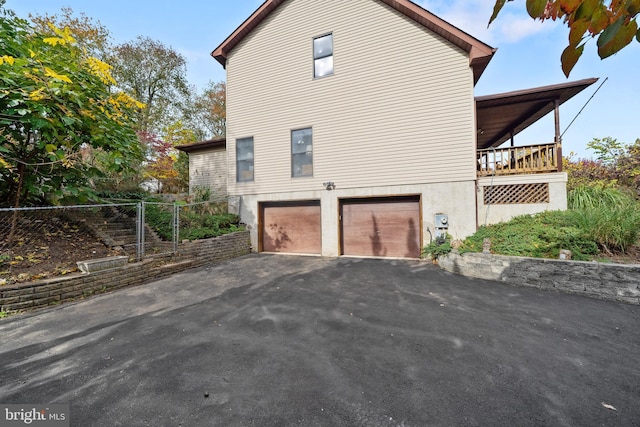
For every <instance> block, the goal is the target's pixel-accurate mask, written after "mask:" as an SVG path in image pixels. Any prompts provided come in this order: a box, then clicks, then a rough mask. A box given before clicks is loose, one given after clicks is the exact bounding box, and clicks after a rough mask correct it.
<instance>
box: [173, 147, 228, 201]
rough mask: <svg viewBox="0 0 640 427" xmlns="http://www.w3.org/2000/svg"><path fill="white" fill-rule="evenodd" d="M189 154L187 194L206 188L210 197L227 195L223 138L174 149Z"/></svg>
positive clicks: (225, 154) (225, 148)
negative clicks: (209, 192)
mask: <svg viewBox="0 0 640 427" xmlns="http://www.w3.org/2000/svg"><path fill="white" fill-rule="evenodd" d="M176 148H177V149H178V150H181V151H184V152H185V153H187V154H189V194H194V193H196V192H197V190H198V189H199V188H208V189H209V190H210V191H211V195H212V196H226V195H227V144H226V140H225V138H213V139H210V140H207V141H201V142H195V143H193V144H184V145H180V146H177V147H176Z"/></svg>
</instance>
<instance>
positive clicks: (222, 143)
mask: <svg viewBox="0 0 640 427" xmlns="http://www.w3.org/2000/svg"><path fill="white" fill-rule="evenodd" d="M226 146H227V138H225V137H217V138H211V139H208V140H206V141H198V142H192V143H190V144H182V145H176V146H175V148H176V150H180V151H184V152H185V153H193V152H195V151H201V150H208V149H211V148H220V147H222V148H224V147H226Z"/></svg>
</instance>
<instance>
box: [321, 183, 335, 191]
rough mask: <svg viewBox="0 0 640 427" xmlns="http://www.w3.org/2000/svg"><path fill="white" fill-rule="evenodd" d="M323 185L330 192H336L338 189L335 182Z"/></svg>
mask: <svg viewBox="0 0 640 427" xmlns="http://www.w3.org/2000/svg"><path fill="white" fill-rule="evenodd" d="M322 185H323V186H324V188H326V189H327V190H329V191H331V190H335V188H336V184H335V183H334V182H333V181H327V182H323V183H322Z"/></svg>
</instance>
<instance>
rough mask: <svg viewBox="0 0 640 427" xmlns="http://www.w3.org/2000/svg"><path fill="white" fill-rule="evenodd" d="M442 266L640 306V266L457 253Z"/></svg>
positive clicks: (443, 261)
mask: <svg viewBox="0 0 640 427" xmlns="http://www.w3.org/2000/svg"><path fill="white" fill-rule="evenodd" d="M439 264H440V267H441V268H443V269H444V270H447V271H450V272H452V273H457V274H462V275H464V276H469V277H476V278H479V279H487V280H496V281H502V282H509V283H511V284H514V285H519V286H531V287H535V288H540V289H552V290H557V291H563V292H569V293H572V294H579V295H585V296H589V297H594V298H599V299H605V300H611V301H622V302H626V303H629V304H636V305H640V265H622V264H602V263H596V262H585V261H561V260H553V259H540V258H525V257H510V256H502V255H490V254H479V253H466V254H463V255H460V254H458V253H456V252H452V253H451V254H449V255H448V256H446V257H442V258H441V259H439ZM478 292H482V290H481V289H478Z"/></svg>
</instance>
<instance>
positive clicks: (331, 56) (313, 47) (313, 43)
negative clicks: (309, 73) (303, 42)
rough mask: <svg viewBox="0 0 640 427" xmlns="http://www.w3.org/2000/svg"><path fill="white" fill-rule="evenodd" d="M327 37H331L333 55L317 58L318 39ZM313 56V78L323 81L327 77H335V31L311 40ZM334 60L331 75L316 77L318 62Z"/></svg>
mask: <svg viewBox="0 0 640 427" xmlns="http://www.w3.org/2000/svg"><path fill="white" fill-rule="evenodd" d="M327 36H331V54H330V55H324V56H319V57H317V58H316V49H315V41H316V40H318V39H321V38H323V37H327ZM311 56H312V58H313V68H312V70H313V78H314V79H322V78H325V77H329V76H333V75H334V74H335V56H334V43H333V31H331V32H328V33H325V34H322V35H319V36H315V37H313V38H312V39H311ZM329 57H330V58H332V65H331V73H329V74H325V75H323V76H318V75H316V61H318V60H321V59H325V58H329Z"/></svg>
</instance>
